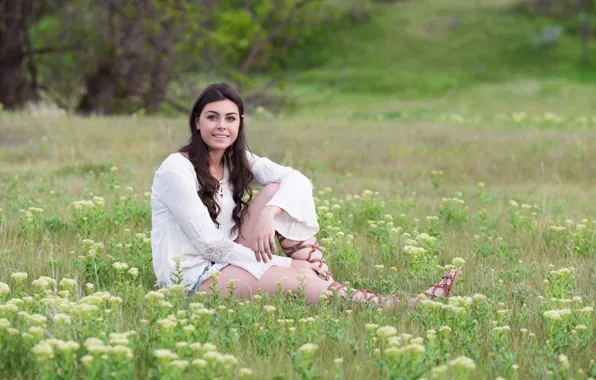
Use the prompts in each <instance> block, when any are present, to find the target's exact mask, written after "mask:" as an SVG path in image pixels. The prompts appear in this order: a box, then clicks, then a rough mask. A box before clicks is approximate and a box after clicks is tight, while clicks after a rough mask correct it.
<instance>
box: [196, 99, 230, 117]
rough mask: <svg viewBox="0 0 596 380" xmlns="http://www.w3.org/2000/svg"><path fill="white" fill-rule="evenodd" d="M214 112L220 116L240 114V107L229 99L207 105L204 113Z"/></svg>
mask: <svg viewBox="0 0 596 380" xmlns="http://www.w3.org/2000/svg"><path fill="white" fill-rule="evenodd" d="M208 111H213V112H217V113H218V114H228V113H232V112H233V113H238V106H237V105H236V103H234V102H233V101H231V100H229V99H225V100H218V101H216V102H211V103H207V104H206V105H205V108H204V109H203V112H208Z"/></svg>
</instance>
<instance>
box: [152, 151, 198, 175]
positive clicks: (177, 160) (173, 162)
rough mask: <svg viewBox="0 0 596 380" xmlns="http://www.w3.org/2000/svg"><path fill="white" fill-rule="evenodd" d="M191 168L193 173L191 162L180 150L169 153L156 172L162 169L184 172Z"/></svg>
mask: <svg viewBox="0 0 596 380" xmlns="http://www.w3.org/2000/svg"><path fill="white" fill-rule="evenodd" d="M188 170H191V171H192V172H193V173H194V167H193V166H192V163H191V162H190V161H189V160H188V158H186V156H184V155H183V154H182V153H180V152H174V153H170V154H169V155H168V156H167V157H166V158H165V159H164V160H163V161H162V163H161V164H160V165H159V167H158V168H157V171H156V173H159V172H163V171H171V172H178V173H179V172H186V171H188Z"/></svg>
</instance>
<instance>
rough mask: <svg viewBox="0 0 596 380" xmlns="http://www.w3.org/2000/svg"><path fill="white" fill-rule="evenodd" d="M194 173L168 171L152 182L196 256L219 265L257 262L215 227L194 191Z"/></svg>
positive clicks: (249, 251)
mask: <svg viewBox="0 0 596 380" xmlns="http://www.w3.org/2000/svg"><path fill="white" fill-rule="evenodd" d="M195 181H196V179H195V177H194V173H192V172H190V171H189V170H185V169H180V170H178V168H174V169H172V168H168V169H165V170H163V171H161V172H159V173H158V174H157V175H156V181H155V183H154V186H155V189H156V191H157V194H158V196H159V199H160V200H161V201H162V202H163V203H164V204H165V205H166V207H167V208H168V209H169V210H170V211H171V212H172V214H173V215H174V218H175V219H176V221H177V222H178V224H179V225H180V226H181V227H182V229H183V230H184V232H185V233H186V235H187V236H188V237H189V239H190V242H191V244H192V246H193V247H194V248H196V254H197V255H198V256H201V257H202V258H204V259H205V260H210V261H218V262H224V263H227V262H231V261H246V262H249V261H256V258H255V253H254V252H253V251H252V250H251V249H249V248H247V247H245V246H243V245H241V244H237V243H235V242H233V241H232V240H229V239H226V238H225V237H224V235H223V233H222V232H221V231H220V230H219V229H217V228H216V227H215V224H214V223H213V221H212V220H211V217H210V216H209V212H208V210H207V207H206V206H205V205H204V204H203V202H202V201H201V199H200V198H199V196H198V195H197V191H196V182H195Z"/></svg>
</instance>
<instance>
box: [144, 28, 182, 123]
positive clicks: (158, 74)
mask: <svg viewBox="0 0 596 380" xmlns="http://www.w3.org/2000/svg"><path fill="white" fill-rule="evenodd" d="M173 29H174V21H173V20H167V21H165V22H164V23H163V31H162V34H161V35H160V36H159V38H157V39H156V40H155V41H154V44H155V50H156V52H155V58H154V62H153V69H152V70H151V72H150V74H149V75H150V77H149V90H148V91H147V92H146V93H145V96H144V101H145V109H146V110H147V112H149V113H157V112H159V108H160V106H161V104H162V103H163V102H164V100H165V99H166V94H167V91H168V85H169V84H170V79H171V71H172V68H173V63H174V60H175V58H174V56H173V54H175V53H174V49H173V48H174V41H173V33H174V31H173Z"/></svg>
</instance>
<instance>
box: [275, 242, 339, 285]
mask: <svg viewBox="0 0 596 380" xmlns="http://www.w3.org/2000/svg"><path fill="white" fill-rule="evenodd" d="M276 235H277V240H278V241H279V245H280V246H281V249H282V250H283V251H284V253H285V254H286V256H288V257H290V258H292V259H294V260H304V261H307V262H309V263H311V264H312V265H311V268H312V270H314V271H315V272H316V273H317V274H318V275H319V276H321V278H322V279H323V280H325V281H327V280H333V278H332V274H331V270H329V267H328V266H327V263H326V262H325V258H324V257H323V252H321V247H320V246H319V244H318V243H317V240H316V238H314V237H312V238H311V239H309V240H312V242H310V241H309V242H307V241H299V242H297V243H295V244H286V245H284V244H283V242H284V241H285V240H288V239H286V238H285V237H283V236H281V235H280V234H279V233H276Z"/></svg>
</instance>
